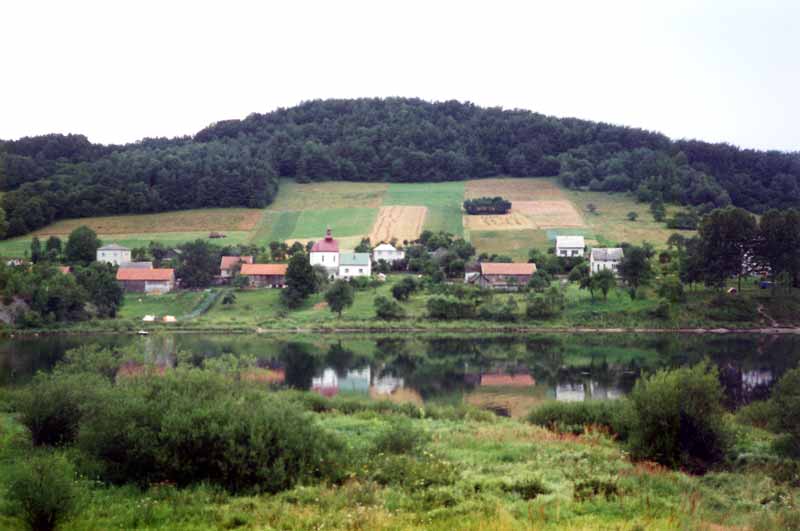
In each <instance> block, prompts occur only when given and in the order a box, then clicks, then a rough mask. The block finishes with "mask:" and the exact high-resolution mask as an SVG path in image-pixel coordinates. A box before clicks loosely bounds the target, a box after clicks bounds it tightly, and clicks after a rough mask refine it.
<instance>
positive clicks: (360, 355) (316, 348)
mask: <svg viewBox="0 0 800 531" xmlns="http://www.w3.org/2000/svg"><path fill="white" fill-rule="evenodd" d="M87 343H100V344H103V345H105V346H108V347H111V348H131V349H136V350H139V351H141V352H144V353H146V354H147V355H148V356H149V357H150V359H153V360H155V361H157V362H158V363H159V365H161V366H163V367H172V366H174V365H175V364H176V363H189V364H193V365H197V366H200V365H202V364H203V362H204V361H205V360H209V359H213V358H218V357H222V356H250V357H254V358H255V360H256V363H255V367H252V369H249V370H248V371H245V373H243V374H242V377H243V378H247V379H251V380H253V381H259V382H264V383H265V384H269V385H274V386H285V387H292V388H297V389H304V390H313V391H315V392H318V393H320V394H321V395H324V396H334V395H340V394H359V395H369V396H372V397H374V398H381V399H392V400H399V401H402V400H412V401H415V402H420V403H421V402H436V403H461V402H468V403H473V404H476V405H479V406H481V407H487V408H490V409H494V410H496V411H498V412H500V413H503V414H505V413H508V414H515V413H517V412H521V411H525V410H526V408H530V407H532V406H533V405H534V404H536V403H537V402H539V401H542V400H552V399H555V400H564V401H583V400H610V399H616V398H619V397H621V396H624V395H625V394H627V393H629V392H630V391H631V389H632V388H633V386H634V385H635V383H636V380H637V379H638V378H639V376H640V375H641V373H642V372H643V371H650V372H652V371H655V370H658V369H660V368H664V367H676V366H682V365H687V364H692V363H696V362H698V361H700V360H702V359H704V358H708V359H710V360H711V361H712V362H714V363H716V364H717V365H718V367H719V369H720V381H721V383H722V385H723V387H724V389H725V395H726V401H727V403H728V406H729V407H732V408H734V407H737V406H739V405H741V404H744V403H747V402H750V401H752V400H754V399H762V398H765V397H767V396H769V392H770V389H771V387H772V385H773V384H774V382H775V381H777V379H778V378H780V376H781V375H782V374H783V373H784V372H785V371H786V370H788V369H790V368H793V367H795V366H797V365H798V361H800V342H798V339H797V338H795V337H787V336H738V337H737V336H678V335H666V334H656V335H618V334H609V335H602V334H601V335H595V336H590V337H586V336H565V335H536V336H506V337H466V338H464V337H459V338H414V339H406V338H400V337H396V336H392V337H383V338H378V339H374V338H363V337H356V338H352V337H339V336H336V337H308V338H307V337H304V336H294V337H292V338H291V339H290V340H280V339H275V338H270V337H263V336H215V335H193V334H176V335H169V334H164V335H151V336H147V337H136V336H111V335H109V336H97V337H85V336H82V337H41V338H23V339H4V340H0V383H3V384H10V383H18V382H24V381H26V380H27V379H29V378H30V377H31V376H32V375H33V374H34V373H35V372H36V371H39V370H45V371H46V370H48V369H50V368H51V367H52V366H53V365H54V364H55V363H56V362H57V361H58V360H59V359H60V358H61V357H62V356H63V354H64V352H65V351H66V350H67V349H70V348H75V347H77V346H80V345H82V344H87Z"/></svg>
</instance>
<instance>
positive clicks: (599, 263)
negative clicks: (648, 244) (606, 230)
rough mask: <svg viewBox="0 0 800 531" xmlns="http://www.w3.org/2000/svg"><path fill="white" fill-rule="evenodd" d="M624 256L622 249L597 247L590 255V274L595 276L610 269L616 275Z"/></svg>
mask: <svg viewBox="0 0 800 531" xmlns="http://www.w3.org/2000/svg"><path fill="white" fill-rule="evenodd" d="M624 256H625V254H624V253H623V252H622V248H621V247H595V248H594V249H592V253H591V254H590V255H589V272H590V274H592V275H594V274H595V273H599V272H600V271H604V270H606V269H608V270H610V271H612V272H613V273H615V274H616V272H617V268H618V267H619V264H620V263H621V262H622V258H623V257H624Z"/></svg>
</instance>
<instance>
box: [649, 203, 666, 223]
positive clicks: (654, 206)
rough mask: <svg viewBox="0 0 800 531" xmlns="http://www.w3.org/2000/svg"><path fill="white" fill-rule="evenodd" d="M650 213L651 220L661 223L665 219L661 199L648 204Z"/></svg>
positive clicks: (664, 210)
mask: <svg viewBox="0 0 800 531" xmlns="http://www.w3.org/2000/svg"><path fill="white" fill-rule="evenodd" d="M650 212H651V213H652V214H653V219H654V220H656V221H658V222H659V223H661V222H662V221H664V218H665V217H667V209H666V208H665V207H664V202H663V201H662V200H661V199H656V200H655V201H653V202H652V203H650Z"/></svg>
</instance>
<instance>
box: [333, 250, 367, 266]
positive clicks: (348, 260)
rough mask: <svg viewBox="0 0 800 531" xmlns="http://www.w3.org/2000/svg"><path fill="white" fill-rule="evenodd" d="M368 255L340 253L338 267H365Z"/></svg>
mask: <svg viewBox="0 0 800 531" xmlns="http://www.w3.org/2000/svg"><path fill="white" fill-rule="evenodd" d="M369 263H370V262H369V253H342V254H340V255H339V265H340V266H367V265H369Z"/></svg>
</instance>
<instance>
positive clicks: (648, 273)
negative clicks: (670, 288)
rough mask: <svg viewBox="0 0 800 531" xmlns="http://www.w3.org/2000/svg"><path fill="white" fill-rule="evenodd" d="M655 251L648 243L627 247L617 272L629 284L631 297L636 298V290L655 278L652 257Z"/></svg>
mask: <svg viewBox="0 0 800 531" xmlns="http://www.w3.org/2000/svg"><path fill="white" fill-rule="evenodd" d="M654 252H655V251H653V248H652V247H651V246H650V245H649V244H647V243H645V244H644V245H643V246H641V247H639V246H636V245H631V246H630V247H628V248H627V249H625V256H624V257H623V258H622V261H621V262H620V264H619V267H618V268H617V273H618V274H619V276H620V278H622V280H624V281H625V283H626V284H627V285H628V288H629V290H628V293H629V294H630V296H631V299H635V298H636V291H637V290H638V289H639V287H640V286H644V285H647V284H648V283H649V282H650V280H651V279H652V278H653V275H654V272H653V266H652V264H651V263H650V259H651V258H652V257H653V254H654Z"/></svg>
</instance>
